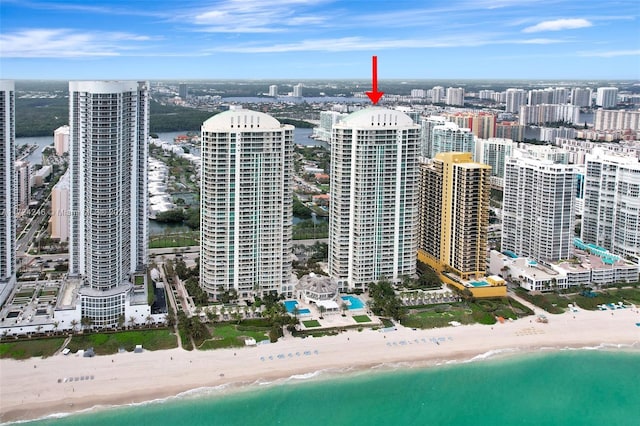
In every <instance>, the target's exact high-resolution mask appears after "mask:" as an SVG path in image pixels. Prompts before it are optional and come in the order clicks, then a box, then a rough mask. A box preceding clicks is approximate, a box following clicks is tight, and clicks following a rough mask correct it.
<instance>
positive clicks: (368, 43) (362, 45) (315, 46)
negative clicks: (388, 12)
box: [211, 34, 564, 53]
mask: <svg viewBox="0 0 640 426" xmlns="http://www.w3.org/2000/svg"><path fill="white" fill-rule="evenodd" d="M563 42H564V41H563V40H555V39H544V38H538V39H525V40H506V39H499V40H496V39H492V38H491V37H488V36H487V35H475V36H474V35H469V34H467V35H464V36H459V37H440V38H432V39H387V40H384V39H370V38H364V37H341V38H330V39H310V40H302V41H299V42H295V43H280V44H271V45H258V44H237V45H226V46H220V47H217V48H213V49H211V51H217V52H234V53H283V52H314V51H315V52H317V51H322V52H346V51H364V50H383V49H401V48H406V49H419V48H446V47H473V46H486V45H497V44H552V43H563Z"/></svg>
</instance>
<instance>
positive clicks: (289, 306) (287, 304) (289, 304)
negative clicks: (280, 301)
mask: <svg viewBox="0 0 640 426" xmlns="http://www.w3.org/2000/svg"><path fill="white" fill-rule="evenodd" d="M296 306H298V302H297V301H295V300H285V301H284V308H285V309H286V310H287V312H289V313H290V314H292V313H293V310H294V309H295V308H296ZM309 314H311V311H310V310H309V309H307V308H302V309H300V308H298V315H309Z"/></svg>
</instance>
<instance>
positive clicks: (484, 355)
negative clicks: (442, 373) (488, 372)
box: [447, 348, 520, 364]
mask: <svg viewBox="0 0 640 426" xmlns="http://www.w3.org/2000/svg"><path fill="white" fill-rule="evenodd" d="M515 352H520V349H518V348H504V349H492V350H490V351H487V352H483V353H481V354H478V355H476V356H474V357H473V358H469V359H466V360H463V361H462V362H463V363H468V362H475V361H482V360H485V359H489V358H495V357H498V356H501V355H505V354H512V353H515ZM455 363H457V361H455V360H451V361H447V364H455Z"/></svg>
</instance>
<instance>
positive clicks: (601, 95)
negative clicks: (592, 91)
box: [596, 87, 618, 108]
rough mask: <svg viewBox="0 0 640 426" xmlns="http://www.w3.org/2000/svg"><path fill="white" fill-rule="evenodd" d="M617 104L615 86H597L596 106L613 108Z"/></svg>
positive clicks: (616, 89)
mask: <svg viewBox="0 0 640 426" xmlns="http://www.w3.org/2000/svg"><path fill="white" fill-rule="evenodd" d="M616 105H618V88H617V87H598V90H597V91H596V106H599V107H602V108H613V107H614V106H616Z"/></svg>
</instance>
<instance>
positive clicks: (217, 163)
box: [200, 108, 294, 300]
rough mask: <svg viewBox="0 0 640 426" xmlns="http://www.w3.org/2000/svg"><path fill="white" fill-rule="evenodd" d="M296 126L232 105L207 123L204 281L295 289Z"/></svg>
mask: <svg viewBox="0 0 640 426" xmlns="http://www.w3.org/2000/svg"><path fill="white" fill-rule="evenodd" d="M293 130H294V128H293V126H290V125H282V124H280V122H279V121H278V120H276V119H275V118H273V117H271V116H269V115H267V114H264V113H261V112H256V111H250V110H246V109H241V108H237V109H231V110H228V111H225V112H222V113H220V114H217V115H215V116H213V117H211V118H210V119H208V120H207V121H205V122H204V123H203V125H202V148H201V152H202V171H201V182H202V184H201V188H202V189H201V198H200V212H201V220H200V285H201V286H202V288H203V289H204V290H205V291H206V292H207V294H208V295H209V297H210V298H212V299H214V300H217V299H218V297H219V295H220V294H221V293H222V292H225V291H230V290H235V291H236V292H237V294H238V295H239V296H240V297H243V298H247V297H251V296H254V295H264V294H268V293H271V292H274V293H277V294H286V295H287V296H291V294H292V292H293V288H292V283H291V273H292V269H291V226H292V225H291V221H292V214H293V213H292V204H291V203H292V201H291V200H292V187H291V185H292V167H293Z"/></svg>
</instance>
